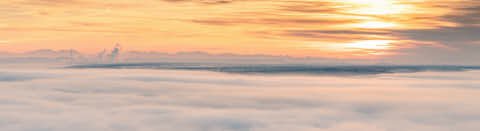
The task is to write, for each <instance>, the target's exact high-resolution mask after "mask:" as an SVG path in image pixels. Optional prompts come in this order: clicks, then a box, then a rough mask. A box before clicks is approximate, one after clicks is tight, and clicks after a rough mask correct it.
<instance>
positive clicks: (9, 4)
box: [0, 0, 480, 64]
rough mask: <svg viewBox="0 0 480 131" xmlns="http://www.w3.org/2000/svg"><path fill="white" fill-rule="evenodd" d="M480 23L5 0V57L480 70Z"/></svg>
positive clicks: (348, 4)
mask: <svg viewBox="0 0 480 131" xmlns="http://www.w3.org/2000/svg"><path fill="white" fill-rule="evenodd" d="M479 21H480V1H478V0H101V1H99V0H2V1H0V51H2V52H14V53H19V52H26V51H32V50H38V49H52V50H63V49H75V50H78V51H80V52H84V53H91V54H93V53H97V52H101V51H102V50H104V48H108V47H112V46H113V45H115V44H116V43H119V44H121V45H122V49H124V50H131V51H133V50H134V51H156V52H166V53H177V52H190V51H201V52H207V53H212V54H220V53H232V54H240V55H252V54H265V55H273V56H280V55H281V56H284V55H288V56H292V57H320V58H331V59H383V60H385V59H386V60H390V61H407V62H405V63H408V62H410V63H416V62H425V61H427V63H429V62H430V63H454V64H455V63H471V64H480V63H478V62H476V63H475V62H474V61H475V60H478V59H479V56H480V55H479V53H478V50H480V37H478V34H479V33H480V23H479ZM452 54H453V55H452Z"/></svg>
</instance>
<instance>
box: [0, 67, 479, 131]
mask: <svg viewBox="0 0 480 131" xmlns="http://www.w3.org/2000/svg"><path fill="white" fill-rule="evenodd" d="M479 73H480V72H479V71H473V70H471V71H449V72H431V71H426V72H416V73H388V74H374V75H355V76H328V75H301V74H276V75H272V74H241V73H240V74H236V73H233V74H232V73H218V72H211V71H188V70H163V69H160V70H159V69H71V68H66V69H59V68H30V69H29V68H27V69H25V68H23V69H15V70H12V69H5V68H3V69H1V70H0V88H2V92H3V93H2V95H1V96H0V107H2V108H0V112H1V113H0V116H2V117H1V118H0V129H1V130H8V131H65V130H69V131H85V130H91V131H122V130H125V131H127V130H128V131H131V130H138V131H158V130H177V131H192V130H208V131H217V130H218V131H225V130H235V131H248V130H261V131H269V130H280V131H290V130H312V131H313V130H315V131H319V130H320V131H321V130H328V131H353V130H361V131H403V130H404V129H412V130H421V131H451V130H465V131H466V130H472V131H473V130H476V129H478V128H480V126H479V125H478V123H479V122H480V106H479V105H480V103H479V102H478V101H476V100H477V99H479V97H478V95H477V94H479V93H480V91H479V90H478V89H477V88H478V87H479V85H480V81H479V80H480V76H479V75H478V74H479ZM400 127H401V128H400Z"/></svg>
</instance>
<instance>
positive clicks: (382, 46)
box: [340, 40, 395, 50]
mask: <svg viewBox="0 0 480 131" xmlns="http://www.w3.org/2000/svg"><path fill="white" fill-rule="evenodd" d="M393 42H395V41H393V40H366V41H359V42H354V43H348V44H341V45H340V46H342V47H343V48H346V49H372V50H386V49H390V48H393V47H394V46H393V45H391V43H393Z"/></svg>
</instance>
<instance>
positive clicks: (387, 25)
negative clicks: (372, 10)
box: [351, 21, 398, 29]
mask: <svg viewBox="0 0 480 131" xmlns="http://www.w3.org/2000/svg"><path fill="white" fill-rule="evenodd" d="M351 26H352V27H356V28H369V29H376V28H393V27H397V26H398V25H397V24H395V23H390V22H382V21H367V22H363V23H358V24H352V25H351Z"/></svg>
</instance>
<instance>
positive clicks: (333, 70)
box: [67, 63, 480, 75]
mask: <svg viewBox="0 0 480 131" xmlns="http://www.w3.org/2000/svg"><path fill="white" fill-rule="evenodd" d="M67 68H75V69H89V68H106V69H166V70H198V71H214V72H225V73H259V74H314V75H321V74H325V75H332V74H333V75H376V74H387V73H414V72H424V71H437V72H459V71H468V70H479V69H480V66H440V65H421V66H412V65H408V66H402V65H395V66H383V65H370V66H368V65H361V66H315V65H228V64H198V63H120V64H93V65H75V66H70V67H67Z"/></svg>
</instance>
